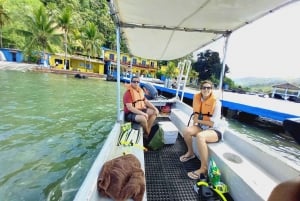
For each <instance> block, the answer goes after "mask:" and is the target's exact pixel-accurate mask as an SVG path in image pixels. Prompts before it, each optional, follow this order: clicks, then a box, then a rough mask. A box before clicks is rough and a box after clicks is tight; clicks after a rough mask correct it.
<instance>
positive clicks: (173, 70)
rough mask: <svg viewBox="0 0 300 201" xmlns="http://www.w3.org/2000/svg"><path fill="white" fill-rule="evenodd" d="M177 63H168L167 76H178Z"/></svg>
mask: <svg viewBox="0 0 300 201" xmlns="http://www.w3.org/2000/svg"><path fill="white" fill-rule="evenodd" d="M176 68H177V67H176V65H175V63H174V62H172V61H171V62H169V63H168V67H167V69H166V72H165V76H166V77H167V78H173V77H176V76H177V73H176Z"/></svg>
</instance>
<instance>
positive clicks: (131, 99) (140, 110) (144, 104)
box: [123, 76, 159, 136]
mask: <svg viewBox="0 0 300 201" xmlns="http://www.w3.org/2000/svg"><path fill="white" fill-rule="evenodd" d="M139 83H140V79H139V77H137V76H133V77H132V78H131V83H130V85H129V86H128V89H127V90H126V92H125V93H124V96H123V103H124V113H125V120H126V121H130V122H138V123H140V124H141V125H142V127H143V129H144V134H146V135H147V136H148V135H149V133H150V130H151V127H152V125H153V122H154V121H155V119H156V117H157V115H158V114H159V111H158V109H157V108H156V107H155V106H154V105H153V104H152V103H151V102H150V101H148V100H147V99H146V98H145V95H144V91H143V89H142V88H141V87H139Z"/></svg>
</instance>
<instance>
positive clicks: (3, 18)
mask: <svg viewBox="0 0 300 201" xmlns="http://www.w3.org/2000/svg"><path fill="white" fill-rule="evenodd" d="M9 20H10V18H9V16H8V13H7V12H6V10H5V9H4V7H3V5H2V4H1V5H0V47H2V28H3V26H4V25H5V23H7V22H9Z"/></svg>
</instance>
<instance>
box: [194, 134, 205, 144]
mask: <svg viewBox="0 0 300 201" xmlns="http://www.w3.org/2000/svg"><path fill="white" fill-rule="evenodd" d="M196 138H197V142H200V143H201V144H202V143H206V137H205V135H201V133H199V134H198V135H197V136H196Z"/></svg>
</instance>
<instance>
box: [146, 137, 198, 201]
mask: <svg viewBox="0 0 300 201" xmlns="http://www.w3.org/2000/svg"><path fill="white" fill-rule="evenodd" d="M186 150H187V149H186V145H185V143H184V140H183V138H182V137H181V136H180V135H179V134H178V139H177V140H176V143H175V144H174V145H165V146H164V147H163V148H162V149H161V150H158V151H147V152H145V153H144V155H145V175H146V189H147V200H148V201H161V200H164V201H189V200H199V198H198V195H197V193H196V192H195V191H194V189H193V186H194V184H195V183H196V180H191V179H190V178H189V177H188V176H187V173H188V172H190V171H193V170H196V169H198V168H199V167H200V161H199V159H198V158H197V157H196V158H194V159H192V160H189V161H187V162H185V163H182V162H180V160H179V157H180V156H181V155H182V154H184V153H185V152H186Z"/></svg>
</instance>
